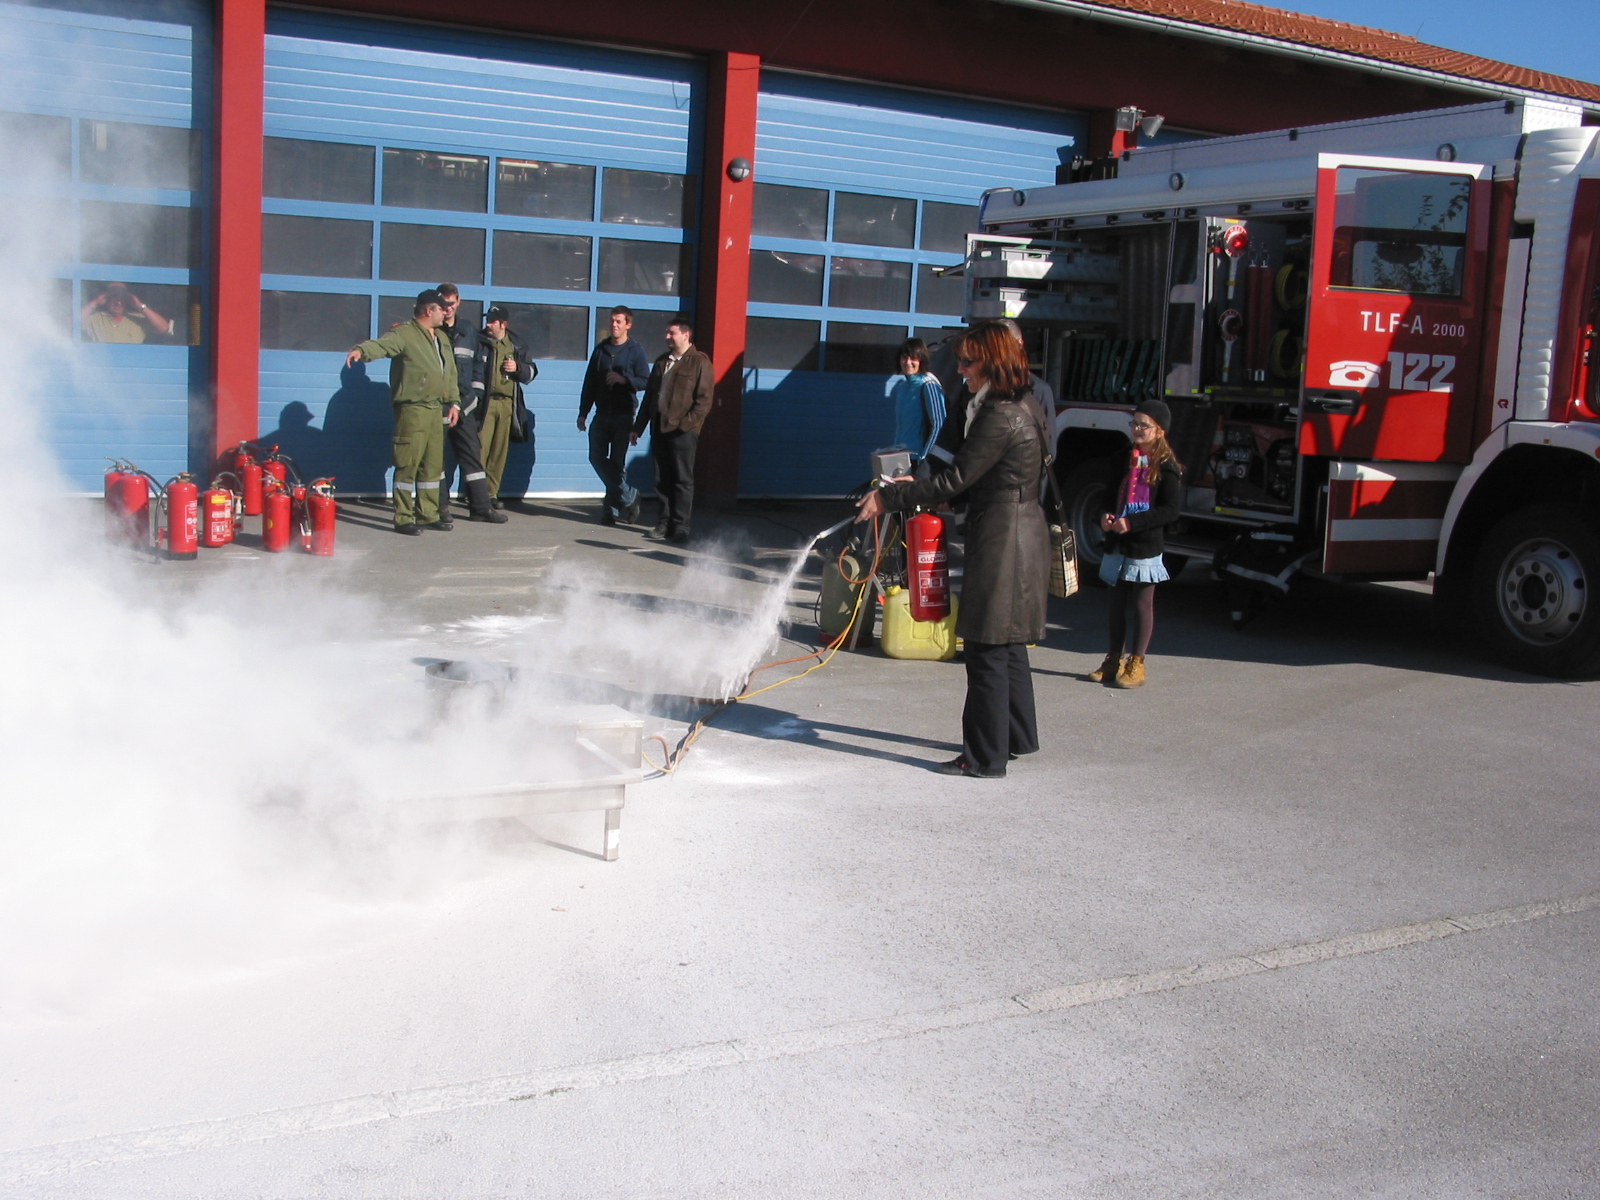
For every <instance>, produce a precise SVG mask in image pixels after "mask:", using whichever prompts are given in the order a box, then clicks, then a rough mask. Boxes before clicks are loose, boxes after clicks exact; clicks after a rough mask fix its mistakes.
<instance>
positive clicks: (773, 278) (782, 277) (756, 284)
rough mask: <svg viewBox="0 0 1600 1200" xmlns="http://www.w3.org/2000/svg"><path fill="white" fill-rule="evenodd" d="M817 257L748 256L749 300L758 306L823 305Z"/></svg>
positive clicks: (769, 253)
mask: <svg viewBox="0 0 1600 1200" xmlns="http://www.w3.org/2000/svg"><path fill="white" fill-rule="evenodd" d="M826 262H827V259H826V258H824V257H823V256H822V255H820V254H791V253H790V252H789V251H787V250H752V251H751V252H750V299H751V300H752V301H754V302H756V303H758V304H805V305H810V306H812V307H817V306H819V305H821V303H822V279H823V268H824V265H825V264H826Z"/></svg>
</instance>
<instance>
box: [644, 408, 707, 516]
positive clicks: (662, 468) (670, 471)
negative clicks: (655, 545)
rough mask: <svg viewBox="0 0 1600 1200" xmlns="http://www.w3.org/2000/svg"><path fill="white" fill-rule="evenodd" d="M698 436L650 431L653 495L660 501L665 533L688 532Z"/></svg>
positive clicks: (686, 432) (692, 501)
mask: <svg viewBox="0 0 1600 1200" xmlns="http://www.w3.org/2000/svg"><path fill="white" fill-rule="evenodd" d="M699 445H700V435H699V434H698V433H690V432H688V430H685V429H674V430H672V431H671V432H669V433H663V432H662V431H661V430H660V429H652V430H651V431H650V457H652V458H654V459H655V460H656V495H658V496H660V497H661V521H662V523H663V524H665V525H666V527H667V532H668V533H676V532H678V531H679V530H680V529H681V530H683V531H684V532H685V533H687V532H688V530H689V514H690V511H691V510H692V509H693V508H694V452H695V449H696V448H697V447H698V446H699Z"/></svg>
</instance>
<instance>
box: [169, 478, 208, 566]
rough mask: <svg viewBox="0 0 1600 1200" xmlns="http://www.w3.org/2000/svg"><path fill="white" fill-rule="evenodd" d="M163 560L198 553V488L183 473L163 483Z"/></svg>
mask: <svg viewBox="0 0 1600 1200" xmlns="http://www.w3.org/2000/svg"><path fill="white" fill-rule="evenodd" d="M166 499H167V557H169V558H196V557H198V556H199V554H200V489H199V488H197V487H196V486H195V483H194V477H193V476H192V475H189V474H188V473H187V472H186V473H184V474H182V475H178V476H175V477H174V478H172V479H169V480H168V481H167V497H166Z"/></svg>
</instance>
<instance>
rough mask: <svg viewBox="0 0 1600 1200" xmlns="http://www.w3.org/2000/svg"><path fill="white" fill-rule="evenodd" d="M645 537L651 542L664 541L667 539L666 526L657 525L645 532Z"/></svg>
mask: <svg viewBox="0 0 1600 1200" xmlns="http://www.w3.org/2000/svg"><path fill="white" fill-rule="evenodd" d="M645 537H647V538H649V539H650V540H651V541H652V542H664V541H666V540H667V527H666V526H665V525H657V526H656V527H655V528H654V529H652V530H651V531H650V532H649V533H647V534H645Z"/></svg>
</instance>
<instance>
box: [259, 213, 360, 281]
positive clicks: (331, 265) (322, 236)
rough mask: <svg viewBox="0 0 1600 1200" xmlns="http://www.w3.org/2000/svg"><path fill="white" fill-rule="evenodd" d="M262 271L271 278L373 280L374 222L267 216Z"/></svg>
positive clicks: (262, 246) (277, 214)
mask: <svg viewBox="0 0 1600 1200" xmlns="http://www.w3.org/2000/svg"><path fill="white" fill-rule="evenodd" d="M261 269H262V271H263V272H265V273H266V274H268V275H322V276H330V277H335V278H342V279H371V278H372V222H371V221H346V220H342V219H340V218H337V217H296V216H285V215H283V214H281V213H266V214H264V215H263V216H262V218H261Z"/></svg>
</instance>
